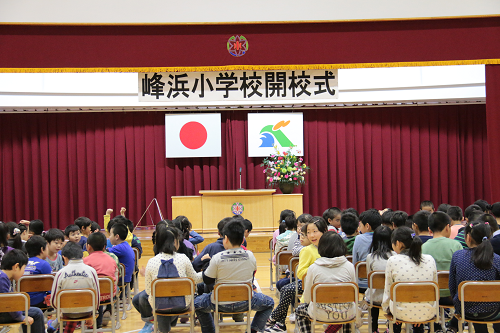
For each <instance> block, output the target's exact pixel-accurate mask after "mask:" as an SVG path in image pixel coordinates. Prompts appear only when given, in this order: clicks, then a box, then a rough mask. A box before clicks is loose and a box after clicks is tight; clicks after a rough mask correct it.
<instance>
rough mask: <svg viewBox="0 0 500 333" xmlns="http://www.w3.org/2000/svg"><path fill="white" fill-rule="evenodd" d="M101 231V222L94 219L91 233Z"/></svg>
mask: <svg viewBox="0 0 500 333" xmlns="http://www.w3.org/2000/svg"><path fill="white" fill-rule="evenodd" d="M100 231H101V226H100V225H99V223H97V222H94V221H92V224H91V225H90V233H91V234H93V233H94V232H100Z"/></svg>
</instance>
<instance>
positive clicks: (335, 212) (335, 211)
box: [323, 207, 342, 223]
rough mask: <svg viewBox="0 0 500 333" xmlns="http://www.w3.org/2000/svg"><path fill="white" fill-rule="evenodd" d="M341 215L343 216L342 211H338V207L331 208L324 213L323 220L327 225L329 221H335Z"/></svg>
mask: <svg viewBox="0 0 500 333" xmlns="http://www.w3.org/2000/svg"><path fill="white" fill-rule="evenodd" d="M339 214H342V211H341V210H340V209H338V208H337V207H331V208H328V209H327V210H325V211H324V212H323V218H324V219H325V221H326V223H328V219H331V220H333V219H334V218H335V217H336V216H337V215H339Z"/></svg>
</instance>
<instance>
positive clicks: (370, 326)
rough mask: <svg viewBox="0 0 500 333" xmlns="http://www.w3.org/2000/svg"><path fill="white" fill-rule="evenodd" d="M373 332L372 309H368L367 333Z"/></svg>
mask: <svg viewBox="0 0 500 333" xmlns="http://www.w3.org/2000/svg"><path fill="white" fill-rule="evenodd" d="M372 332H373V326H372V308H371V307H368V333H372Z"/></svg>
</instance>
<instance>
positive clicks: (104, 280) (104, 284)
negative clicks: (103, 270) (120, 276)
mask: <svg viewBox="0 0 500 333" xmlns="http://www.w3.org/2000/svg"><path fill="white" fill-rule="evenodd" d="M114 283H115V281H113V279H112V278H111V277H109V276H101V277H99V290H100V291H101V293H102V294H110V295H113V294H114V290H115V287H114Z"/></svg>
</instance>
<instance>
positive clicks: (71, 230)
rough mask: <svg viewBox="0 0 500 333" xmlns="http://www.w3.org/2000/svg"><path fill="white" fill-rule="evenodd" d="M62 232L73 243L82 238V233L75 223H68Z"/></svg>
mask: <svg viewBox="0 0 500 333" xmlns="http://www.w3.org/2000/svg"><path fill="white" fill-rule="evenodd" d="M64 234H65V235H66V237H68V240H69V241H70V242H73V243H78V242H79V241H80V239H81V238H82V234H81V232H80V227H78V226H77V225H76V224H70V225H68V226H67V227H66V229H64Z"/></svg>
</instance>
